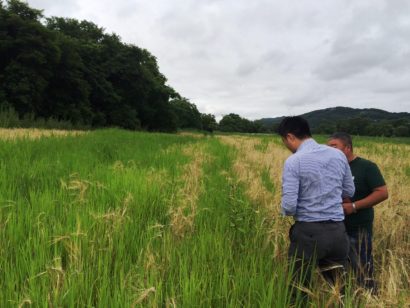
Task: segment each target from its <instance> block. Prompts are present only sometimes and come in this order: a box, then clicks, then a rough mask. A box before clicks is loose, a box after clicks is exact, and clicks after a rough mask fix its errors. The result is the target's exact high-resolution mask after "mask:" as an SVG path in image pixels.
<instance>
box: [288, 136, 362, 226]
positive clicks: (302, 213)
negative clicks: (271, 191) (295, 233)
mask: <svg viewBox="0 0 410 308" xmlns="http://www.w3.org/2000/svg"><path fill="white" fill-rule="evenodd" d="M283 183H284V185H283V188H284V191H283V196H284V203H283V204H282V206H283V207H284V210H285V212H286V211H287V209H289V210H291V208H292V203H294V200H293V198H292V195H294V194H295V192H297V200H296V203H297V206H296V209H295V210H296V211H295V220H297V221H308V222H314V221H325V220H333V221H342V220H343V219H344V214H343V209H342V206H341V204H342V195H343V196H351V195H353V192H354V186H353V181H352V176H351V172H350V168H349V165H348V163H347V159H346V157H345V156H344V155H343V153H341V152H340V151H339V150H336V149H333V148H330V147H328V146H323V145H319V144H317V143H316V142H315V141H314V140H313V139H308V140H306V141H305V142H304V143H303V144H302V145H301V146H300V148H299V149H298V151H297V152H296V153H295V154H294V155H292V156H290V157H289V158H288V160H287V161H286V163H285V168H284V176H283ZM295 187H298V190H297V191H295ZM288 200H289V201H288ZM287 203H289V204H287Z"/></svg>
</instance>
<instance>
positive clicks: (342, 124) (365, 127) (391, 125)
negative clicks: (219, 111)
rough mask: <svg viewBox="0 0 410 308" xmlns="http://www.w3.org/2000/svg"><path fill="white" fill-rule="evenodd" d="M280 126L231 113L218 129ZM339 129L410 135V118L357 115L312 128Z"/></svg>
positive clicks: (320, 131)
mask: <svg viewBox="0 0 410 308" xmlns="http://www.w3.org/2000/svg"><path fill="white" fill-rule="evenodd" d="M278 126H279V123H273V124H270V125H266V123H264V122H263V121H260V120H255V121H250V120H247V119H245V118H242V117H240V116H239V115H237V114H233V113H231V114H229V115H226V116H224V117H223V118H222V120H221V121H220V122H219V125H218V126H217V129H218V130H220V131H223V132H241V133H276V130H277V128H278ZM337 131H340V132H346V133H349V134H351V135H361V136H384V137H410V120H409V119H396V120H380V121H375V120H371V119H369V118H364V117H356V118H347V119H346V120H338V121H334V122H328V121H326V120H323V121H321V123H320V124H319V125H318V126H316V127H313V128H312V133H314V134H324V135H330V134H332V133H334V132H337Z"/></svg>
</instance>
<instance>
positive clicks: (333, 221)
mask: <svg viewBox="0 0 410 308" xmlns="http://www.w3.org/2000/svg"><path fill="white" fill-rule="evenodd" d="M342 222H343V221H336V220H330V219H329V220H320V221H296V223H314V224H334V223H342Z"/></svg>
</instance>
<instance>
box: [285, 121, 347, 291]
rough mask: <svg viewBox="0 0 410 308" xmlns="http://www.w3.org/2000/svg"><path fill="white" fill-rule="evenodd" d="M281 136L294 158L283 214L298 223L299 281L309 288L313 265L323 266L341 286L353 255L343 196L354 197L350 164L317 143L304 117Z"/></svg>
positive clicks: (292, 253) (293, 252)
mask: <svg viewBox="0 0 410 308" xmlns="http://www.w3.org/2000/svg"><path fill="white" fill-rule="evenodd" d="M278 134H279V135H280V136H281V137H282V141H283V143H284V144H285V146H286V147H287V148H288V149H289V150H290V151H291V152H292V153H293V155H291V156H290V157H289V158H288V159H287V160H286V162H285V165H284V168H283V178H282V213H283V214H284V215H288V216H293V217H294V219H295V223H294V225H293V226H292V227H291V229H290V231H289V237H290V246H289V258H290V259H291V260H292V261H294V262H295V263H294V276H293V281H294V283H302V284H303V285H304V287H307V288H309V286H310V279H311V275H310V271H311V269H312V265H319V267H320V268H321V269H322V274H323V276H324V277H325V278H326V279H327V280H328V281H329V282H331V283H335V280H336V278H337V276H338V274H340V272H344V268H345V266H346V262H347V256H348V251H349V242H348V238H347V235H346V230H345V226H344V223H343V220H344V213H343V207H342V201H343V200H342V197H346V198H348V197H352V196H353V194H354V183H353V179H352V174H351V171H350V167H349V164H348V162H347V159H346V157H345V155H344V154H343V153H342V152H341V151H339V150H337V149H333V148H331V147H328V146H325V145H319V144H318V143H317V142H316V141H315V140H313V139H312V136H311V133H310V128H309V124H308V123H307V121H306V120H305V119H303V118H302V117H286V118H284V119H283V120H282V122H281V124H280V125H279V127H278Z"/></svg>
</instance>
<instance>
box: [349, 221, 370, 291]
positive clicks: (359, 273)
mask: <svg viewBox="0 0 410 308" xmlns="http://www.w3.org/2000/svg"><path fill="white" fill-rule="evenodd" d="M349 240H350V251H349V262H350V267H351V268H352V270H353V272H354V273H355V275H356V277H357V282H358V284H359V285H360V286H361V287H364V288H366V289H369V290H372V291H374V292H376V286H375V282H374V277H373V256H372V232H370V231H368V230H366V229H361V230H358V231H356V232H349Z"/></svg>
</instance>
